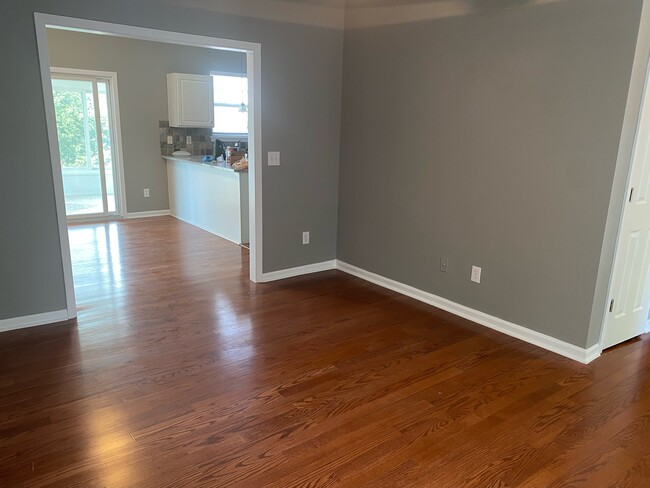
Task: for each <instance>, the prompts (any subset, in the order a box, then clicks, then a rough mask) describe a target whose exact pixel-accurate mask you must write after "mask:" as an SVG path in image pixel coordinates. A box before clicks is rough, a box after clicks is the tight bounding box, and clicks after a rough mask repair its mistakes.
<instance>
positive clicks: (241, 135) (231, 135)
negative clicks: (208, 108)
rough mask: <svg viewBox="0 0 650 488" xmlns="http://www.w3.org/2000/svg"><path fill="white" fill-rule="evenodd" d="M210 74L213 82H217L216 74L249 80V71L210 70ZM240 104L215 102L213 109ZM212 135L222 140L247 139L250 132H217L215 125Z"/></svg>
mask: <svg viewBox="0 0 650 488" xmlns="http://www.w3.org/2000/svg"><path fill="white" fill-rule="evenodd" d="M210 76H211V77H212V83H214V82H215V79H214V77H215V76H232V77H234V78H244V79H246V80H248V74H247V73H232V72H228V71H210ZM213 89H214V88H213ZM240 105H241V103H222V102H214V106H213V108H212V110H214V107H231V108H235V107H236V108H239V106H240ZM212 136H213V137H216V138H217V139H221V140H245V141H247V140H248V132H215V130H214V126H213V127H212Z"/></svg>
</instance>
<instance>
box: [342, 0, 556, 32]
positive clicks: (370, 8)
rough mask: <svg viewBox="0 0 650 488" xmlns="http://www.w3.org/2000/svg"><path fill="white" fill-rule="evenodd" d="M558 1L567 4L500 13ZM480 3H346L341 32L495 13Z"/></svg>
mask: <svg viewBox="0 0 650 488" xmlns="http://www.w3.org/2000/svg"><path fill="white" fill-rule="evenodd" d="M561 1H567V0H533V1H531V2H527V3H524V4H522V5H520V6H511V7H504V10H513V9H517V8H529V7H532V6H537V5H544V4H548V3H556V2H561ZM481 2H482V0H474V1H468V0H437V1H431V0H430V1H428V2H420V3H405V2H402V1H400V0H384V1H383V2H381V4H380V5H372V3H373V0H348V1H347V5H346V10H345V28H346V29H364V28H369V27H381V26H387V25H395V24H408V23H411V22H419V21H423V20H435V19H443V18H446V17H460V16H463V15H474V14H480V13H483V12H488V11H494V10H495V7H494V6H493V5H494V3H493V2H490V3H489V4H488V3H481ZM374 3H375V4H376V3H379V2H374ZM486 5H487V7H486Z"/></svg>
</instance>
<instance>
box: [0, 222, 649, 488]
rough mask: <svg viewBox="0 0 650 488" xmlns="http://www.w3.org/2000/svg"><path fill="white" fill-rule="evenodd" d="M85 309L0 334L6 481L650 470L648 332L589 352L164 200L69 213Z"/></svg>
mask: <svg viewBox="0 0 650 488" xmlns="http://www.w3.org/2000/svg"><path fill="white" fill-rule="evenodd" d="M70 236H71V243H72V248H73V253H74V256H75V257H74V274H75V286H76V290H77V298H78V301H79V307H80V312H79V318H78V324H76V323H64V324H57V325H50V326H43V327H38V328H33V329H25V330H20V331H14V332H8V333H3V334H0V363H1V366H0V486H2V487H12V488H13V487H22V486H30V487H31V486H39V487H59V486H65V487H71V486H75V487H84V488H93V487H138V488H146V487H152V488H154V487H155V488H160V487H174V488H176V487H195V486H196V487H199V486H200V487H229V486H237V487H283V488H286V487H305V488H307V487H310V488H316V487H334V486H344V487H355V488H357V487H384V488H390V487H436V488H446V487H453V488H456V487H573V486H584V487H590V488H591V487H596V488H598V487H608V486H611V487H617V488H618V487H647V486H650V338H648V337H645V338H642V339H640V340H636V341H632V342H630V343H627V344H625V345H623V346H621V347H618V348H615V349H614V350H612V351H609V352H607V353H606V354H605V355H604V356H603V357H601V358H600V359H598V360H596V361H595V362H594V363H592V364H591V365H588V366H584V365H581V364H578V363H575V362H572V361H570V360H568V359H564V358H562V357H560V356H557V355H554V354H552V353H549V352H545V351H543V350H541V349H538V348H536V347H533V346H530V345H527V344H525V343H523V342H520V341H517V340H515V339H512V338H509V337H507V336H504V335H501V334H499V333H496V332H494V331H491V330H489V329H486V328H484V327H481V326H478V325H475V324H472V323H470V322H468V321H465V320H462V319H459V318H457V317H454V316H452V315H450V314H447V313H445V312H442V311H440V310H437V309H434V308H432V307H428V306H426V305H423V304H421V303H419V302H416V301H414V300H410V299H408V298H405V297H401V296H399V295H397V294H395V293H392V292H388V291H386V290H383V289H381V288H378V287H376V286H374V285H371V284H368V283H365V282H363V281H361V280H359V279H356V278H353V277H350V276H347V275H345V274H343V273H340V272H338V271H328V272H324V273H320V274H316V275H311V276H305V277H300V278H294V279H289V280H285V281H281V282H278V283H274V284H261V285H256V284H253V283H251V282H249V281H248V277H247V276H248V270H247V260H248V254H247V253H248V251H247V250H246V249H242V248H240V247H239V246H236V245H234V244H231V243H229V242H226V241H223V240H221V239H219V238H217V237H215V236H212V235H210V234H207V233H205V232H203V231H201V230H199V229H196V228H194V227H192V226H190V225H187V224H184V223H182V222H179V221H176V220H175V219H173V218H171V217H169V218H167V217H163V218H156V219H147V220H138V221H127V222H124V223H112V224H102V225H84V226H75V227H71V229H70Z"/></svg>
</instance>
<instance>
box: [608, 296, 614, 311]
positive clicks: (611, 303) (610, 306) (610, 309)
mask: <svg viewBox="0 0 650 488" xmlns="http://www.w3.org/2000/svg"><path fill="white" fill-rule="evenodd" d="M613 310H614V299H613V298H612V301H611V302H609V311H610V312H612V311H613Z"/></svg>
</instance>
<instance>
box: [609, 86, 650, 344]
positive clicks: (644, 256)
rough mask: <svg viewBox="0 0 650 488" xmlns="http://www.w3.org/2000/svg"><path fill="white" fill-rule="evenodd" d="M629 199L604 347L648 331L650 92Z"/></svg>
mask: <svg viewBox="0 0 650 488" xmlns="http://www.w3.org/2000/svg"><path fill="white" fill-rule="evenodd" d="M627 190H628V191H627V195H626V196H627V199H626V202H625V209H624V210H623V221H622V222H621V228H620V231H619V241H618V246H617V251H616V258H615V260H614V273H613V275H612V286H611V295H610V302H609V312H608V314H607V317H606V318H605V326H604V330H603V334H602V338H601V346H602V347H603V348H607V347H611V346H614V345H616V344H620V343H621V342H624V341H626V340H628V339H631V338H633V337H636V336H638V335H640V334H643V333H644V332H646V330H647V327H648V318H649V317H648V315H649V313H648V310H649V306H650V286H649V284H650V274H649V271H650V93H648V90H647V89H646V94H645V96H644V101H643V106H642V107H641V118H640V122H639V127H638V128H637V134H636V142H635V148H634V153H633V159H632V168H631V172H630V180H629V182H628V189H627Z"/></svg>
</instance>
